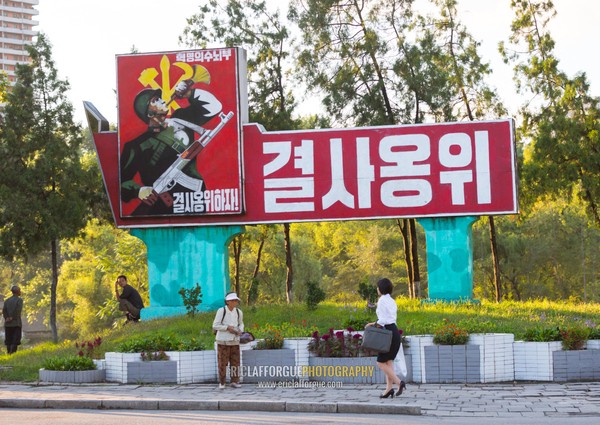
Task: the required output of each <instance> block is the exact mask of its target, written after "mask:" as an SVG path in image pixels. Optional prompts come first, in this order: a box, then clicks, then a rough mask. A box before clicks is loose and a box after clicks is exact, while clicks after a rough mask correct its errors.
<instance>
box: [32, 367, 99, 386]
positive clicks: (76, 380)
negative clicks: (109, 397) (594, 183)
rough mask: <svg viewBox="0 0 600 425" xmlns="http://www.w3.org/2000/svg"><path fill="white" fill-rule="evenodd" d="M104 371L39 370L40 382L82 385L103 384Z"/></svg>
mask: <svg viewBox="0 0 600 425" xmlns="http://www.w3.org/2000/svg"><path fill="white" fill-rule="evenodd" d="M104 377H105V371H104V369H95V370H73V371H70V370H46V369H40V372H39V378H40V382H53V383H60V384H84V383H94V382H104Z"/></svg>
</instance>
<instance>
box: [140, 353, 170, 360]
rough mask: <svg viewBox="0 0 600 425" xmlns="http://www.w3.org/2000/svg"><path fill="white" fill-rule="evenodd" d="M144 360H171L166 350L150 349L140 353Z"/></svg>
mask: <svg viewBox="0 0 600 425" xmlns="http://www.w3.org/2000/svg"><path fill="white" fill-rule="evenodd" d="M140 356H141V357H142V361H143V362H150V361H165V360H169V356H168V355H167V353H165V352H164V351H162V350H161V351H148V352H142V353H141V354H140Z"/></svg>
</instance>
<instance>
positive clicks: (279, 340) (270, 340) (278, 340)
mask: <svg viewBox="0 0 600 425" xmlns="http://www.w3.org/2000/svg"><path fill="white" fill-rule="evenodd" d="M260 335H261V338H262V340H260V341H258V342H257V343H256V345H255V347H254V349H255V350H280V349H282V348H283V340H284V337H285V335H284V333H283V332H282V330H281V329H278V328H277V327H271V326H267V327H266V329H261V330H260Z"/></svg>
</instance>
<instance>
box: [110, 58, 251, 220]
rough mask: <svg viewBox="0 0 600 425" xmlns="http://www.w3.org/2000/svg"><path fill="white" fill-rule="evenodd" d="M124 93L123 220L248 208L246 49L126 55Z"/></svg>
mask: <svg viewBox="0 0 600 425" xmlns="http://www.w3.org/2000/svg"><path fill="white" fill-rule="evenodd" d="M117 92H118V108H119V111H118V118H119V124H118V128H119V133H118V135H119V147H118V149H119V199H120V201H119V208H118V210H119V211H120V216H121V217H123V218H128V217H132V218H133V217H193V216H211V215H232V214H233V215H236V214H242V213H243V211H244V203H243V190H242V189H243V188H242V170H241V166H242V165H241V123H242V120H243V119H244V118H245V114H246V111H244V110H243V109H244V108H243V106H242V105H244V102H245V101H242V99H240V97H239V96H240V94H241V95H243V96H245V58H244V52H243V50H240V49H235V48H221V49H208V50H188V51H178V52H164V53H152V54H129V55H118V56H117Z"/></svg>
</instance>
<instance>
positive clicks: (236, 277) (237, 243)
mask: <svg viewBox="0 0 600 425" xmlns="http://www.w3.org/2000/svg"><path fill="white" fill-rule="evenodd" d="M241 253H242V235H237V236H236V237H235V238H233V268H234V270H233V284H234V289H235V292H236V293H237V294H238V297H239V296H240V255H241Z"/></svg>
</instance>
